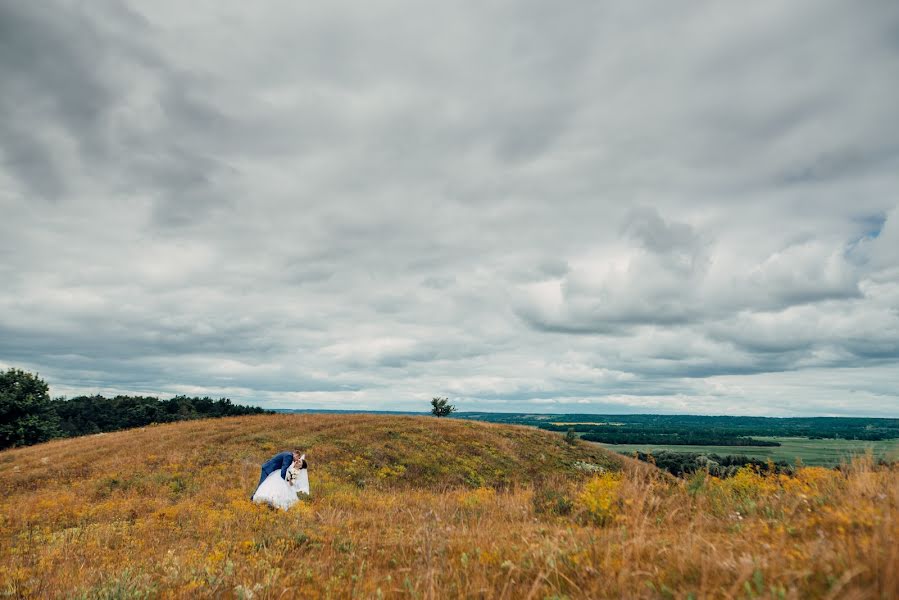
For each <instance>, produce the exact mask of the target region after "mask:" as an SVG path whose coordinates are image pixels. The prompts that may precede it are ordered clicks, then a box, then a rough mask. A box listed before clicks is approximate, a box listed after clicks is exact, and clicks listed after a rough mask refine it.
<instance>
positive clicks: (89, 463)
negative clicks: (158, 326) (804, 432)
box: [0, 415, 899, 598]
mask: <svg viewBox="0 0 899 600" xmlns="http://www.w3.org/2000/svg"><path fill="white" fill-rule="evenodd" d="M291 446H303V447H304V448H305V449H306V450H307V451H308V454H309V461H310V469H311V470H310V482H311V486H312V492H313V497H312V499H311V500H308V501H305V502H303V503H300V504H298V505H297V506H295V507H294V508H292V509H291V510H290V511H288V512H287V513H281V512H277V511H274V510H270V509H268V508H266V507H262V506H258V505H253V504H251V503H249V502H248V501H247V496H248V495H249V493H250V492H251V491H252V489H253V487H254V485H255V483H256V481H257V479H258V472H259V463H260V462H262V460H264V459H266V458H268V457H269V456H270V455H271V454H273V453H275V452H277V451H280V450H282V449H284V448H289V447H291ZM576 461H584V462H589V463H592V464H596V465H601V466H603V467H605V468H606V473H605V474H604V475H601V476H598V477H594V478H592V479H589V478H588V476H587V475H586V474H584V473H583V471H581V470H579V469H576V468H574V466H573V465H574V463H575V462H576ZM621 467H624V469H623V471H622V473H620V474H619V473H617V472H616V470H617V469H619V468H621ZM897 507H899V473H897V472H895V471H890V470H885V469H877V468H875V467H873V466H872V465H870V464H867V463H859V464H858V465H857V466H856V467H855V468H854V469H853V470H852V471H851V472H849V473H845V474H839V473H835V472H831V471H824V470H815V469H807V470H805V471H803V472H801V473H800V477H798V478H795V479H784V480H779V479H765V478H761V477H758V476H754V475H753V474H751V473H746V474H744V476H743V477H742V478H735V479H734V481H730V480H728V481H727V482H717V481H708V482H704V483H699V484H697V483H695V482H694V484H693V485H691V486H689V488H688V486H686V485H685V484H684V483H683V482H677V481H673V480H671V479H669V478H666V477H664V476H662V475H661V474H659V473H657V472H655V471H654V470H652V469H651V468H648V467H645V466H640V465H637V464H635V463H634V462H633V461H630V460H628V459H626V458H621V457H617V456H614V455H613V454H610V453H609V452H607V451H605V450H603V449H602V448H599V447H598V446H596V445H593V444H584V443H580V444H578V445H576V446H574V447H572V446H569V445H567V444H565V443H564V441H563V440H562V436H561V435H559V434H554V433H549V432H544V431H539V430H534V429H529V428H520V427H513V426H505V425H490V424H484V423H471V422H463V421H455V420H440V421H437V420H434V419H429V418H422V417H395V416H370V415H366V416H347V415H274V416H260V417H238V418H233V419H223V420H217V421H195V422H188V423H181V424H175V425H165V426H159V427H148V428H145V429H140V430H133V431H126V432H119V433H112V434H105V435H100V436H90V437H85V438H76V439H71V440H61V441H57V442H52V443H49V444H44V445H40V446H35V447H31V448H24V449H16V450H12V451H7V452H3V453H0V597H2V596H4V595H8V596H24V597H29V596H66V597H68V596H72V595H76V596H77V595H78V594H83V595H84V596H85V597H104V596H105V597H146V596H147V595H149V596H153V595H165V596H175V597H196V596H204V595H205V596H222V595H224V596H243V597H247V596H250V595H252V596H253V597H256V598H281V597H296V596H302V597H317V596H320V597H348V596H350V595H357V596H360V597H372V596H377V595H378V594H379V593H380V594H381V595H384V596H387V597H472V596H475V597H477V596H486V597H494V596H496V597H502V596H506V597H510V598H519V597H520V598H526V597H528V596H529V595H530V597H536V598H543V597H547V596H549V597H552V596H553V595H560V596H561V595H568V596H571V597H671V596H680V597H685V596H686V595H687V594H688V593H694V594H696V595H697V596H698V597H704V596H705V597H727V596H736V595H739V596H741V597H746V596H747V595H750V596H764V595H773V596H781V595H782V596H783V597H794V598H798V597H809V596H816V595H825V594H826V593H832V592H835V593H838V594H840V595H842V596H844V597H847V594H848V595H849V596H850V597H851V594H856V597H878V596H880V597H890V596H891V595H896V594H899V576H897V575H896V573H899V551H897V546H899V545H897V543H896V542H897V539H896V538H897V520H896V518H895V516H894V514H895V512H896V509H897ZM738 513H739V514H738ZM747 590H748V591H747ZM142 594H144V595H143V596H142Z"/></svg>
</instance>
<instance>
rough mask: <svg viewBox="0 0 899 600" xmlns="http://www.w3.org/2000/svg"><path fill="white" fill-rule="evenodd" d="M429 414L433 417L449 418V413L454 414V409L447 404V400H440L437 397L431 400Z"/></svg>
mask: <svg viewBox="0 0 899 600" xmlns="http://www.w3.org/2000/svg"><path fill="white" fill-rule="evenodd" d="M431 406H432V407H433V408H431V414H432V415H434V416H435V417H446V416H449V414H450V413H454V412H456V407H455V406H453V405H452V404H450V403H449V399H448V398H441V397H440V396H437V397H436V398H431Z"/></svg>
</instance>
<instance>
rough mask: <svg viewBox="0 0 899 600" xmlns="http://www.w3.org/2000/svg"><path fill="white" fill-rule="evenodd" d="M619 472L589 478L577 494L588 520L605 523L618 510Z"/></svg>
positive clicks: (598, 523) (599, 523)
mask: <svg viewBox="0 0 899 600" xmlns="http://www.w3.org/2000/svg"><path fill="white" fill-rule="evenodd" d="M620 488H621V474H620V473H603V474H601V475H597V476H596V477H593V478H592V479H590V480H589V481H588V482H587V483H586V484H585V485H584V489H583V491H582V492H581V494H580V496H578V500H579V501H580V503H581V505H582V506H583V507H584V509H585V511H586V514H587V516H588V518H589V520H590V521H592V522H593V523H595V524H597V525H605V524H606V523H608V522H609V521H611V520H612V519H613V518H614V516H615V514H616V513H617V511H618V501H619V490H620Z"/></svg>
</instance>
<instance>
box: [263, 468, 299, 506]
mask: <svg viewBox="0 0 899 600" xmlns="http://www.w3.org/2000/svg"><path fill="white" fill-rule="evenodd" d="M294 465H296V462H293V463H291V464H290V466H289V467H288V468H287V479H286V480H284V479H281V471H280V469H278V470H275V471H272V472H271V473H269V475H268V477H266V478H265V480H264V481H263V482H262V483H261V484H259V487H258V488H256V492H255V493H254V494H253V502H257V503H260V504H271V505H272V506H274V507H275V508H280V509H282V510H287V509H288V508H290V507H291V506H293V505H294V504H296V503H297V501H298V499H297V493H303V494H307V495H308V494H309V469H295V468H294Z"/></svg>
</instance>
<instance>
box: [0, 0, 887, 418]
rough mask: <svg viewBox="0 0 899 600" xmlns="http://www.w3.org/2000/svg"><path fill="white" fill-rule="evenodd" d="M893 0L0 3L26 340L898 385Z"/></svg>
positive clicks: (641, 379)
mask: <svg viewBox="0 0 899 600" xmlns="http://www.w3.org/2000/svg"><path fill="white" fill-rule="evenodd" d="M897 36H899V5H897V4H896V3H895V2H893V1H890V0H883V1H877V0H875V1H873V2H870V3H868V4H866V5H865V7H864V10H862V9H861V8H860V7H859V6H858V5H856V4H853V3H851V2H845V1H842V0H839V1H838V0H823V1H821V0H799V1H797V2H790V3H784V2H777V1H774V0H766V1H763V2H754V3H751V5H741V6H739V7H736V6H734V5H731V4H728V5H724V4H719V3H713V2H700V1H695V2H685V3H668V2H662V1H659V2H653V3H650V4H645V3H629V2H581V3H575V4H567V5H565V6H560V5H558V4H554V3H551V2H543V1H542V0H533V1H532V0H528V1H526V2H514V3H511V2H486V3H485V2H461V3H443V4H435V3H422V2H408V1H391V2H385V3H373V4H365V5H360V4H359V3H356V2H341V1H337V2H330V3H327V4H321V5H313V4H308V3H297V2H288V1H286V0H285V1H282V2H273V3H267V4H265V5H257V4H254V3H247V2H230V1H229V2H223V1H220V0H216V1H215V2H201V3H200V4H199V5H198V4H193V5H191V8H190V9H189V10H188V9H186V8H185V6H184V4H183V3H181V2H168V1H160V2H152V3H138V2H128V3H119V2H113V1H111V0H110V1H105V0H98V1H97V2H89V3H83V2H81V3H79V2H70V1H59V2H56V1H46V2H14V1H11V0H10V1H5V0H0V81H2V82H3V84H2V89H0V278H2V279H0V281H2V286H0V366H17V367H22V368H26V369H30V370H37V371H39V372H40V373H41V375H42V376H44V377H45V378H46V379H47V380H48V382H49V383H50V384H51V389H52V392H53V393H54V394H69V395H71V394H76V393H94V392H99V393H104V394H111V393H117V392H122V393H148V394H158V395H166V394H172V393H182V392H183V393H190V394H209V395H227V396H230V397H231V398H233V399H235V400H239V401H245V402H252V403H258V404H262V405H264V406H271V407H327V408H370V409H424V408H426V406H427V401H428V400H429V399H430V397H431V396H433V395H437V394H440V395H448V396H450V397H451V398H452V399H453V400H454V401H455V403H456V404H457V406H458V407H459V408H460V409H463V410H507V411H544V412H558V411H578V412H600V411H614V412H622V411H640V412H646V411H654V412H702V413H728V414H737V413H751V414H774V415H779V414H859V415H892V416H896V415H897V413H899V392H897V391H896V390H897V389H899V385H897V384H899V309H897V307H899V208H897V206H899V120H897V119H896V118H895V106H896V105H897V103H899V42H897V39H899V37H897Z"/></svg>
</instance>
